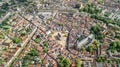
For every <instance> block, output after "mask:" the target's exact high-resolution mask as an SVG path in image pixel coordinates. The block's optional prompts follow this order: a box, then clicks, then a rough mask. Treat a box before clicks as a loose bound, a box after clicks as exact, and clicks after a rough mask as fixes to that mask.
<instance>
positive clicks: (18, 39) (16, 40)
mask: <svg viewBox="0 0 120 67" xmlns="http://www.w3.org/2000/svg"><path fill="white" fill-rule="evenodd" d="M20 42H21V39H20V38H18V37H14V38H13V43H16V44H18V43H20Z"/></svg>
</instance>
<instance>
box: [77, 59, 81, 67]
mask: <svg viewBox="0 0 120 67" xmlns="http://www.w3.org/2000/svg"><path fill="white" fill-rule="evenodd" d="M81 63H82V61H81V59H76V67H81Z"/></svg>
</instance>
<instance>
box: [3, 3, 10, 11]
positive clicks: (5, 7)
mask: <svg viewBox="0 0 120 67" xmlns="http://www.w3.org/2000/svg"><path fill="white" fill-rule="evenodd" d="M8 6H9V4H8V3H3V5H2V6H1V8H2V9H4V10H8V8H9V7H8Z"/></svg>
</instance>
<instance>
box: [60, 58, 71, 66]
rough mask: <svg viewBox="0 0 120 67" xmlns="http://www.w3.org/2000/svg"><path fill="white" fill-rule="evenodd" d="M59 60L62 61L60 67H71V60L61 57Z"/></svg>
mask: <svg viewBox="0 0 120 67" xmlns="http://www.w3.org/2000/svg"><path fill="white" fill-rule="evenodd" d="M58 58H59V59H60V62H59V65H60V67H70V64H71V61H70V59H69V58H64V57H62V56H59V57H58Z"/></svg>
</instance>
